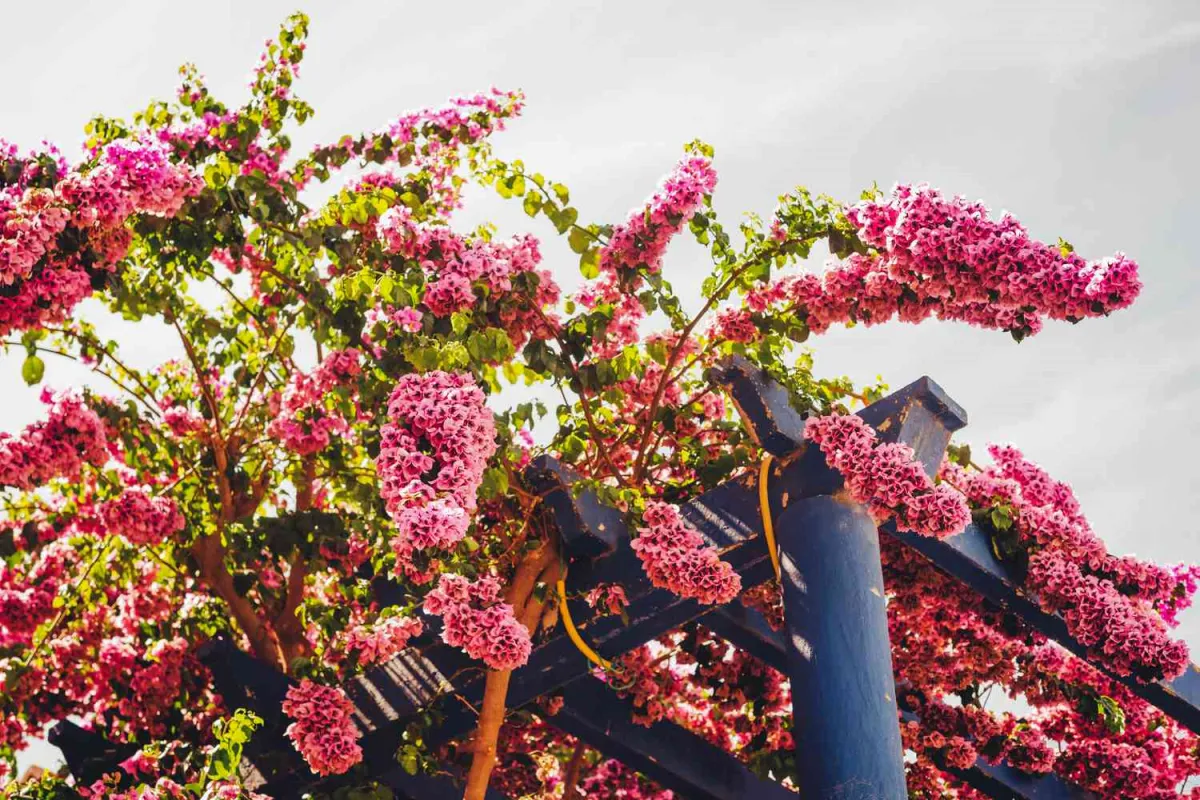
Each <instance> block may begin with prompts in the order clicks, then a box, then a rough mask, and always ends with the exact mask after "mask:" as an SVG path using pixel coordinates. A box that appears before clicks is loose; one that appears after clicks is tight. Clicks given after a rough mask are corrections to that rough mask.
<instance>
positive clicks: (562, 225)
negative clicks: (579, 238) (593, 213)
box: [554, 207, 579, 233]
mask: <svg viewBox="0 0 1200 800" xmlns="http://www.w3.org/2000/svg"><path fill="white" fill-rule="evenodd" d="M577 219H579V212H578V211H576V210H575V209H573V208H569V207H568V208H564V209H563V210H562V211H560V212H559V213H558V216H557V217H555V218H554V227H555V228H556V229H558V232H559V233H566V232H567V231H568V230H570V228H571V226H572V225H574V224H575V220H577Z"/></svg>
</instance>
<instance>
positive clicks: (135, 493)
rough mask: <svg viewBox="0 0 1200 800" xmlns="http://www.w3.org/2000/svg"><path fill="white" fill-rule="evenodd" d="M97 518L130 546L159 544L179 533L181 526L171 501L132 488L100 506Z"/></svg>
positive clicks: (167, 498)
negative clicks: (123, 538)
mask: <svg viewBox="0 0 1200 800" xmlns="http://www.w3.org/2000/svg"><path fill="white" fill-rule="evenodd" d="M100 519H101V520H102V521H103V522H104V525H105V527H107V528H108V532H109V533H111V534H118V535H120V536H123V537H125V539H126V540H128V541H129V543H130V544H134V545H155V544H161V543H162V542H165V541H166V540H167V539H169V538H171V537H172V536H174V535H175V534H176V533H179V531H181V530H183V526H184V524H185V521H184V519H183V514H182V513H180V511H179V506H177V505H176V504H175V501H174V500H172V499H171V498H170V497H155V496H154V495H152V494H150V493H149V492H148V491H146V490H145V489H143V488H140V487H136V486H134V487H130V488H128V489H126V490H125V491H124V492H122V493H121V496H120V497H118V498H117V499H116V500H110V501H108V502H107V503H104V504H103V505H102V506H100Z"/></svg>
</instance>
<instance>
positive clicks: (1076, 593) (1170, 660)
mask: <svg viewBox="0 0 1200 800" xmlns="http://www.w3.org/2000/svg"><path fill="white" fill-rule="evenodd" d="M1026 583H1027V584H1028V585H1029V587H1030V588H1031V589H1033V590H1034V591H1036V592H1037V593H1038V599H1039V601H1040V602H1041V604H1042V605H1043V607H1045V608H1046V609H1047V610H1050V611H1055V612H1058V613H1060V614H1061V615H1062V617H1063V619H1064V620H1065V621H1066V623H1067V629H1068V630H1070V631H1071V635H1072V636H1074V637H1075V638H1076V639H1077V640H1078V641H1079V643H1080V644H1083V645H1085V646H1087V647H1088V648H1090V650H1091V652H1092V653H1093V654H1095V655H1097V656H1098V657H1100V658H1102V659H1103V660H1104V663H1105V664H1106V665H1107V666H1108V668H1109V669H1111V670H1113V671H1114V672H1116V673H1117V674H1119V675H1128V674H1130V673H1133V674H1135V675H1137V676H1139V677H1141V678H1143V679H1154V678H1158V677H1165V678H1168V679H1170V678H1175V677H1178V676H1179V675H1182V674H1183V672H1184V671H1185V670H1186V669H1187V667H1188V648H1187V645H1186V644H1184V643H1183V642H1182V641H1177V640H1172V639H1171V638H1170V637H1169V636H1168V635H1167V632H1166V623H1164V622H1163V621H1162V619H1161V618H1160V617H1159V616H1158V615H1157V614H1154V613H1152V612H1150V611H1149V609H1147V608H1145V607H1139V606H1138V605H1137V604H1136V603H1135V602H1133V601H1131V600H1130V599H1129V598H1128V597H1126V596H1125V595H1122V594H1121V593H1120V592H1119V591H1117V589H1116V587H1115V586H1113V584H1112V582H1111V581H1109V580H1103V579H1101V578H1098V577H1096V576H1095V575H1087V574H1084V572H1083V570H1081V569H1080V568H1079V566H1078V565H1077V564H1075V563H1074V562H1072V561H1071V560H1070V559H1069V557H1068V556H1067V555H1066V554H1064V553H1063V552H1062V551H1059V550H1056V549H1045V550H1039V551H1038V552H1036V553H1034V554H1033V555H1032V556H1031V557H1030V559H1029V575H1028V577H1027V578H1026Z"/></svg>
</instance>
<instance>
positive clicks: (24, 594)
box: [0, 539, 78, 741]
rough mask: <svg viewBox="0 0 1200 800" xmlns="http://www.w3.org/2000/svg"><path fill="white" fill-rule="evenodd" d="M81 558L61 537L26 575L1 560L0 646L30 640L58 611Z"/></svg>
mask: <svg viewBox="0 0 1200 800" xmlns="http://www.w3.org/2000/svg"><path fill="white" fill-rule="evenodd" d="M77 560H78V556H77V554H76V552H75V550H74V549H73V548H72V547H71V546H70V545H69V544H68V543H67V541H66V540H64V539H59V540H55V541H53V542H51V543H50V544H48V545H46V546H45V547H43V548H41V550H40V551H38V553H37V556H36V559H35V560H34V561H33V563H32V564H31V565H30V566H29V567H28V569H27V570H26V572H25V573H24V574H22V572H21V571H20V570H17V569H14V568H13V567H11V566H9V565H8V564H6V563H3V562H2V561H0V648H6V647H12V646H14V645H28V644H29V643H30V641H31V640H32V638H33V633H34V631H36V630H37V628H38V626H39V625H41V624H42V623H43V622H45V621H46V620H48V619H50V617H51V616H52V615H53V614H54V597H55V595H56V594H57V593H58V589H59V587H60V586H61V585H62V584H63V583H64V581H66V580H68V579H69V578H70V574H69V572H68V570H69V568H70V567H72V566H74V564H75V563H76V561H77ZM0 741H2V739H0Z"/></svg>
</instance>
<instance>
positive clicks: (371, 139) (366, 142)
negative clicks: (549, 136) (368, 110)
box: [293, 89, 525, 212]
mask: <svg viewBox="0 0 1200 800" xmlns="http://www.w3.org/2000/svg"><path fill="white" fill-rule="evenodd" d="M524 105H525V96H524V95H523V94H521V92H519V91H517V92H505V91H501V90H499V89H492V90H491V91H490V92H481V93H479V94H475V95H472V96H469V97H456V98H452V99H451V100H450V101H449V102H448V103H447V104H446V105H444V106H442V107H440V108H423V109H420V110H418V111H410V112H407V113H404V114H402V115H400V116H399V117H397V118H396V119H395V120H393V121H392V122H391V123H389V124H388V125H387V126H386V127H385V128H384V129H382V130H379V131H376V132H374V133H370V134H367V135H365V136H360V137H358V138H357V139H352V138H350V137H343V139H342V140H341V141H339V142H338V143H336V144H332V145H324V146H321V147H318V148H316V149H315V150H313V152H312V153H311V154H310V155H309V156H308V157H307V158H305V159H302V160H301V161H300V162H299V163H298V164H297V165H296V169H295V172H294V175H293V182H294V183H295V184H296V185H297V186H298V187H300V188H303V187H304V186H305V185H307V183H308V182H309V181H310V180H311V179H312V178H313V177H314V176H317V175H321V177H323V178H325V177H327V176H328V172H323V170H324V168H326V167H329V166H333V167H336V166H339V165H341V164H345V163H348V162H350V161H351V160H353V159H356V158H359V157H368V159H369V160H371V161H377V162H381V163H383V164H384V165H385V166H388V167H390V168H391V169H392V170H393V171H394V170H395V168H396V167H401V166H407V165H408V164H409V161H410V160H411V166H412V167H413V168H415V169H419V170H421V171H423V172H424V173H425V174H426V175H427V176H428V178H429V190H430V193H431V195H432V197H433V204H434V205H435V206H436V207H437V208H438V209H439V210H441V211H443V212H449V211H451V210H453V209H454V208H456V207H458V206H459V205H460V202H459V197H460V192H461V183H462V179H461V178H460V177H458V176H457V175H456V174H455V172H456V170H457V169H458V167H459V164H460V161H461V156H460V151H461V149H462V148H463V146H464V145H470V144H473V143H475V142H479V141H481V140H483V139H485V138H487V137H488V136H489V135H491V134H492V133H493V132H495V131H500V130H503V129H504V125H505V121H506V120H507V119H509V118H511V117H515V116H517V115H518V114H520V113H521V109H522V108H523V107H524ZM369 177H374V176H369ZM376 180H377V182H382V183H395V182H398V181H399V180H400V177H399V176H393V175H391V174H387V175H383V176H380V177H379V178H377V179H376Z"/></svg>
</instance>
